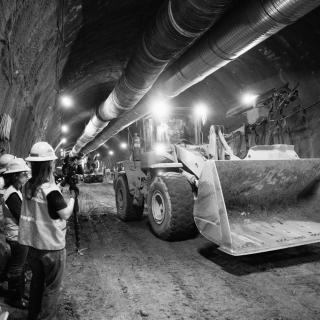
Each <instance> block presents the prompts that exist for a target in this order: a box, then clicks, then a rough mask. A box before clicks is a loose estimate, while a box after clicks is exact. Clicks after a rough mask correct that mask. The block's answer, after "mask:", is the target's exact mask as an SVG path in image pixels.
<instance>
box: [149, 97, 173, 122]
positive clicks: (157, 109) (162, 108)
mask: <svg viewBox="0 0 320 320" xmlns="http://www.w3.org/2000/svg"><path fill="white" fill-rule="evenodd" d="M151 113H152V116H153V117H154V118H155V119H159V120H162V119H166V118H168V117H169V115H170V113H171V106H170V104H169V102H168V101H166V100H158V101H154V102H153V104H152V106H151Z"/></svg>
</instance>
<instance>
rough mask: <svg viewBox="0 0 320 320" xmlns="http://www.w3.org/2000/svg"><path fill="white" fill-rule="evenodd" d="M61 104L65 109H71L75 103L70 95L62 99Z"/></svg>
mask: <svg viewBox="0 0 320 320" xmlns="http://www.w3.org/2000/svg"><path fill="white" fill-rule="evenodd" d="M60 103H61V105H62V106H63V107H65V108H70V107H72V106H73V104H74V101H73V99H72V97H70V96H68V95H63V96H61V97H60Z"/></svg>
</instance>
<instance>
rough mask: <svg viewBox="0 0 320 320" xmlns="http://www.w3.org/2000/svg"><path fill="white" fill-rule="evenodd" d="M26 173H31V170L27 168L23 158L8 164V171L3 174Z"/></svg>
mask: <svg viewBox="0 0 320 320" xmlns="http://www.w3.org/2000/svg"><path fill="white" fill-rule="evenodd" d="M25 171H30V168H29V167H28V166H27V164H26V162H25V161H24V160H23V159H22V158H14V159H12V160H11V161H10V162H9V163H8V165H7V170H6V171H5V172H4V173H3V174H4V175H5V174H9V173H15V172H25Z"/></svg>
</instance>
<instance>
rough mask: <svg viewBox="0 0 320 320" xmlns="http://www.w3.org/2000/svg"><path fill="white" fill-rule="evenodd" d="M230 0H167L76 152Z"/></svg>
mask: <svg viewBox="0 0 320 320" xmlns="http://www.w3.org/2000/svg"><path fill="white" fill-rule="evenodd" d="M232 1H233V0H169V1H168V2H166V5H164V6H163V7H162V8H161V9H160V11H159V13H158V15H157V17H156V20H155V22H154V23H153V25H152V26H151V27H150V28H149V29H147V31H146V32H145V33H144V35H143V38H142V41H141V44H140V46H139V47H138V49H137V51H136V53H135V54H134V56H133V57H132V58H131V59H130V61H129V63H128V65H127V67H126V69H125V71H124V73H123V75H122V76H121V78H120V79H119V81H118V82H117V84H116V86H115V88H114V89H113V91H112V92H111V94H110V95H109V97H108V98H107V100H105V101H104V102H103V103H102V104H101V105H100V107H99V108H98V110H97V112H96V114H95V115H94V116H93V117H92V118H91V119H90V121H89V123H88V124H87V126H86V128H85V130H84V133H83V134H82V136H81V137H80V138H79V139H78V141H77V143H76V145H75V146H74V147H73V150H72V154H77V153H79V151H80V150H81V148H83V147H84V146H85V145H86V144H87V143H88V142H89V141H91V140H92V139H94V137H95V136H96V135H97V134H98V133H99V132H100V131H101V130H102V129H103V128H105V127H106V126H107V124H108V122H109V121H110V120H112V119H114V118H117V117H118V116H119V115H121V114H122V113H123V112H125V111H128V110H130V109H132V108H133V107H134V106H135V105H136V104H137V103H138V102H139V101H140V100H141V98H142V97H143V96H144V95H145V94H146V93H147V92H148V91H149V90H150V88H151V87H152V85H153V84H154V82H155V81H156V79H157V78H158V76H159V75H160V74H161V72H162V71H163V70H164V69H165V67H166V66H167V65H168V63H169V62H170V61H171V60H173V59H175V58H176V57H177V56H179V54H181V53H182V52H183V51H184V50H185V49H186V48H187V47H188V46H190V45H191V44H192V43H193V42H194V41H195V40H196V39H197V38H199V37H200V36H201V35H202V34H203V33H204V32H205V31H206V30H208V29H209V28H210V27H211V26H212V25H213V24H214V23H215V22H216V21H217V20H218V19H219V18H220V17H221V16H222V14H223V13H225V12H226V11H227V10H228V9H229V7H230V4H231V3H232Z"/></svg>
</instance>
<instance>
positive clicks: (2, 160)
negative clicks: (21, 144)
mask: <svg viewBox="0 0 320 320" xmlns="http://www.w3.org/2000/svg"><path fill="white" fill-rule="evenodd" d="M14 158H15V157H14V155H12V154H8V153H5V154H3V155H2V156H1V157H0V196H3V194H4V179H3V176H2V175H3V173H4V172H5V171H6V168H7V165H8V163H9V162H10V160H12V159H14Z"/></svg>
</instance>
